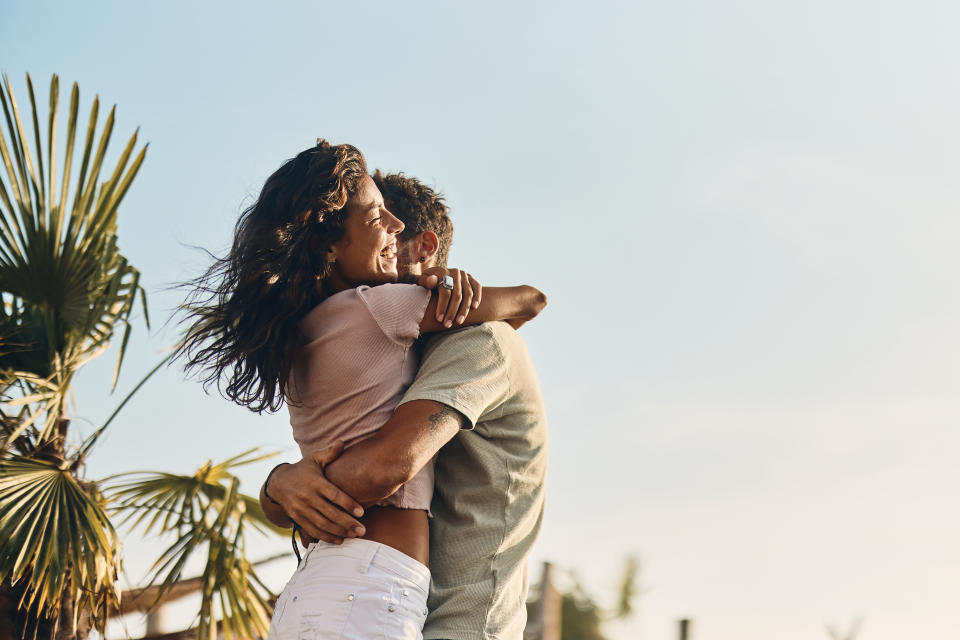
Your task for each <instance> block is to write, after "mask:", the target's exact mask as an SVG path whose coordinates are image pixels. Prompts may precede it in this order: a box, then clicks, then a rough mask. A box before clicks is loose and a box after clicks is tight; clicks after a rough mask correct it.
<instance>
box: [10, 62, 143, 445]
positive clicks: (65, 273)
mask: <svg viewBox="0 0 960 640" xmlns="http://www.w3.org/2000/svg"><path fill="white" fill-rule="evenodd" d="M59 86H60V85H59V79H58V78H57V76H53V77H52V79H51V82H50V94H49V113H48V115H47V118H46V121H45V123H43V122H42V118H41V116H40V114H39V113H38V109H37V100H36V96H35V93H34V89H33V82H32V80H31V78H30V76H29V75H28V76H27V89H28V96H29V104H30V110H29V116H30V124H31V125H32V126H31V127H30V130H31V132H32V134H33V135H32V138H33V140H32V144H31V142H30V140H29V138H28V135H27V128H26V127H25V126H24V121H25V120H24V118H23V116H22V114H21V110H20V107H19V106H18V104H17V101H16V99H15V98H14V94H13V90H12V87H11V83H10V79H9V78H8V77H7V76H6V75H4V76H3V85H2V86H0V108H2V111H3V116H4V121H5V123H6V135H4V132H3V130H2V128H0V160H2V162H3V166H4V168H5V170H6V171H5V175H4V173H2V172H0V298H2V303H3V304H2V306H3V309H4V313H3V315H2V317H0V370H6V371H10V370H12V369H19V370H24V369H25V370H27V371H29V372H30V373H32V374H33V375H34V376H37V377H41V378H46V379H50V380H52V381H54V382H55V383H56V386H57V390H56V392H55V393H56V394H57V400H58V401H57V402H56V403H54V406H55V407H57V409H58V410H56V411H54V412H53V415H51V416H50V417H48V418H47V419H45V420H44V422H43V423H42V425H41V426H40V427H39V431H40V437H41V439H46V438H49V437H50V436H51V435H52V433H53V428H54V426H55V425H56V423H57V420H58V419H59V418H60V417H61V416H60V415H58V414H59V409H61V408H62V407H63V406H64V404H65V401H66V395H67V394H68V393H69V387H70V383H71V381H72V376H73V373H74V372H75V371H76V370H77V369H78V368H79V367H81V366H83V364H84V363H86V362H88V361H89V360H90V359H91V358H94V357H96V356H98V355H100V354H101V353H103V351H104V350H105V349H106V348H107V346H108V345H109V344H110V343H111V341H112V339H113V337H114V335H115V334H116V332H117V331H118V330H122V333H123V339H122V341H121V345H120V348H119V351H118V354H117V363H116V369H115V372H114V381H113V384H114V387H115V386H116V381H117V377H118V375H119V372H120V367H121V365H122V363H123V359H124V355H125V353H126V346H127V341H128V340H129V332H130V327H131V318H132V314H133V312H134V308H135V306H136V305H137V302H138V300H139V302H140V306H141V307H142V309H143V312H144V317H145V319H146V317H147V310H146V296H145V292H144V290H143V287H142V285H141V284H140V273H139V271H138V270H137V269H136V268H134V267H133V266H132V265H130V264H129V262H128V261H127V259H126V258H125V257H124V256H123V255H122V254H121V252H120V249H119V247H118V244H117V213H118V209H119V206H120V204H121V202H122V200H123V198H124V196H125V195H126V193H127V192H128V190H129V188H130V185H131V183H132V181H133V179H134V178H135V177H136V175H137V173H138V172H139V170H140V167H141V166H142V164H143V161H144V158H145V157H146V150H147V146H146V145H143V146H142V147H141V148H140V149H139V150H138V149H137V144H138V143H137V140H138V132H134V134H133V135H132V136H131V137H130V138H129V139H128V141H127V143H126V145H125V146H124V148H123V150H122V151H121V153H120V156H119V158H118V159H117V160H116V164H115V165H113V166H112V167H110V168H109V169H108V171H109V176H108V177H107V178H106V179H104V180H101V172H103V171H104V169H105V168H106V156H107V151H108V148H109V143H110V140H111V138H112V135H113V128H114V121H115V110H114V109H111V110H110V114H109V115H108V117H107V119H106V122H105V123H104V124H103V127H102V128H100V131H99V136H98V135H97V134H98V114H99V99H94V102H93V105H92V107H91V111H90V116H89V121H88V124H87V135H86V137H85V140H84V144H83V147H82V152H81V153H82V160H81V163H80V170H79V172H78V174H77V179H76V182H75V184H74V186H73V190H72V204H71V205H68V204H67V203H68V201H69V200H70V199H71V197H70V194H69V192H70V179H71V171H72V166H73V156H74V151H75V141H76V137H77V128H78V120H79V102H80V100H79V89H78V87H77V85H76V84H74V85H73V87H72V89H71V92H70V102H69V106H68V109H69V111H68V113H67V131H66V148H65V154H64V157H63V165H62V173H61V177H60V179H59V180H58V177H57V176H58V174H57V171H58V166H57V158H56V129H57V119H58V103H59V96H60V89H59ZM43 124H45V125H46V126H45V127H44V126H43ZM44 130H45V133H46V147H45V148H44V145H43V136H42V133H43V132H44ZM31 147H32V148H31ZM58 183H59V188H60V192H59V193H57V187H58ZM68 207H69V208H68Z"/></svg>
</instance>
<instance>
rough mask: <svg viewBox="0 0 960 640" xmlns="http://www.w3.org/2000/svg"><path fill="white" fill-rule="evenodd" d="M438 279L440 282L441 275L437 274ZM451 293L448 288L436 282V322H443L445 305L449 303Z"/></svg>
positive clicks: (445, 310)
mask: <svg viewBox="0 0 960 640" xmlns="http://www.w3.org/2000/svg"><path fill="white" fill-rule="evenodd" d="M439 278H440V281H441V282H442V280H443V276H439ZM451 293H453V292H452V291H451V290H450V289H447V288H446V287H444V286H442V284H440V282H438V283H437V322H439V323H441V324H443V318H444V316H445V315H446V313H447V305H448V304H449V303H450V294H451Z"/></svg>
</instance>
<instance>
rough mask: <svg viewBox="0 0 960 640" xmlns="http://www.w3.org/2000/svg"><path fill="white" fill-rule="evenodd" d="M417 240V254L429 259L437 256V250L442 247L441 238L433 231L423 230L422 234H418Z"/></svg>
mask: <svg viewBox="0 0 960 640" xmlns="http://www.w3.org/2000/svg"><path fill="white" fill-rule="evenodd" d="M417 242H418V243H419V246H418V247H417V255H418V256H419V257H421V258H426V259H427V260H429V259H430V258H432V257H433V256H435V255H436V254H437V250H438V249H439V248H440V238H438V237H437V234H435V233H434V232H433V231H423V232H421V233H420V235H419V236H417ZM421 262H422V261H421Z"/></svg>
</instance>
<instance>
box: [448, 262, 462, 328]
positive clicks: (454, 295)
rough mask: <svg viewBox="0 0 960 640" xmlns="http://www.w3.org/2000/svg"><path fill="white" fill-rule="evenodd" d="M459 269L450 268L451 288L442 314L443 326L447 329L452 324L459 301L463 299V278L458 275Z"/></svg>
mask: <svg viewBox="0 0 960 640" xmlns="http://www.w3.org/2000/svg"><path fill="white" fill-rule="evenodd" d="M460 274H461V271H460V270H459V269H450V276H451V277H452V278H453V289H452V290H451V291H450V300H449V302H448V304H447V307H446V312H445V313H444V315H443V326H445V327H447V328H448V329H449V328H450V327H452V326H453V319H454V318H456V316H457V310H458V309H459V308H460V301H461V300H462V299H463V279H462V278H461V277H460Z"/></svg>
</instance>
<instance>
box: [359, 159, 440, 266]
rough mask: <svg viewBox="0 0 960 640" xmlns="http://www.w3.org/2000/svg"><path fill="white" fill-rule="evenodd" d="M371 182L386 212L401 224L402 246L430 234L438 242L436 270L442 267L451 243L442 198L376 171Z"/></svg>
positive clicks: (397, 176)
mask: <svg viewBox="0 0 960 640" xmlns="http://www.w3.org/2000/svg"><path fill="white" fill-rule="evenodd" d="M373 181H374V182H375V183H376V184H377V188H378V189H380V193H381V194H382V195H383V199H384V201H385V202H386V205H387V208H388V209H389V210H390V212H391V213H392V214H393V215H395V216H397V217H398V218H400V220H401V221H402V222H403V224H404V228H403V232H402V233H401V234H400V235H399V236H398V238H399V240H400V241H401V242H406V241H407V240H410V239H411V238H414V237H416V236H418V235H419V234H421V233H423V232H424V231H433V232H434V233H435V234H437V238H438V239H439V240H440V244H439V246H438V247H437V256H436V260H437V266H440V267H446V266H447V256H448V255H450V243H451V242H452V241H453V222H451V221H450V216H449V215H447V205H446V202H445V201H444V198H443V195H442V194H439V193H437V192H436V191H434V190H433V189H431V188H430V187H428V186H427V185H425V184H423V183H422V182H420V181H419V180H417V179H416V178H411V177H409V176H405V175H403V174H402V173H387V174H384V173H381V172H380V170H379V169H378V170H377V172H376V173H374V174H373Z"/></svg>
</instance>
